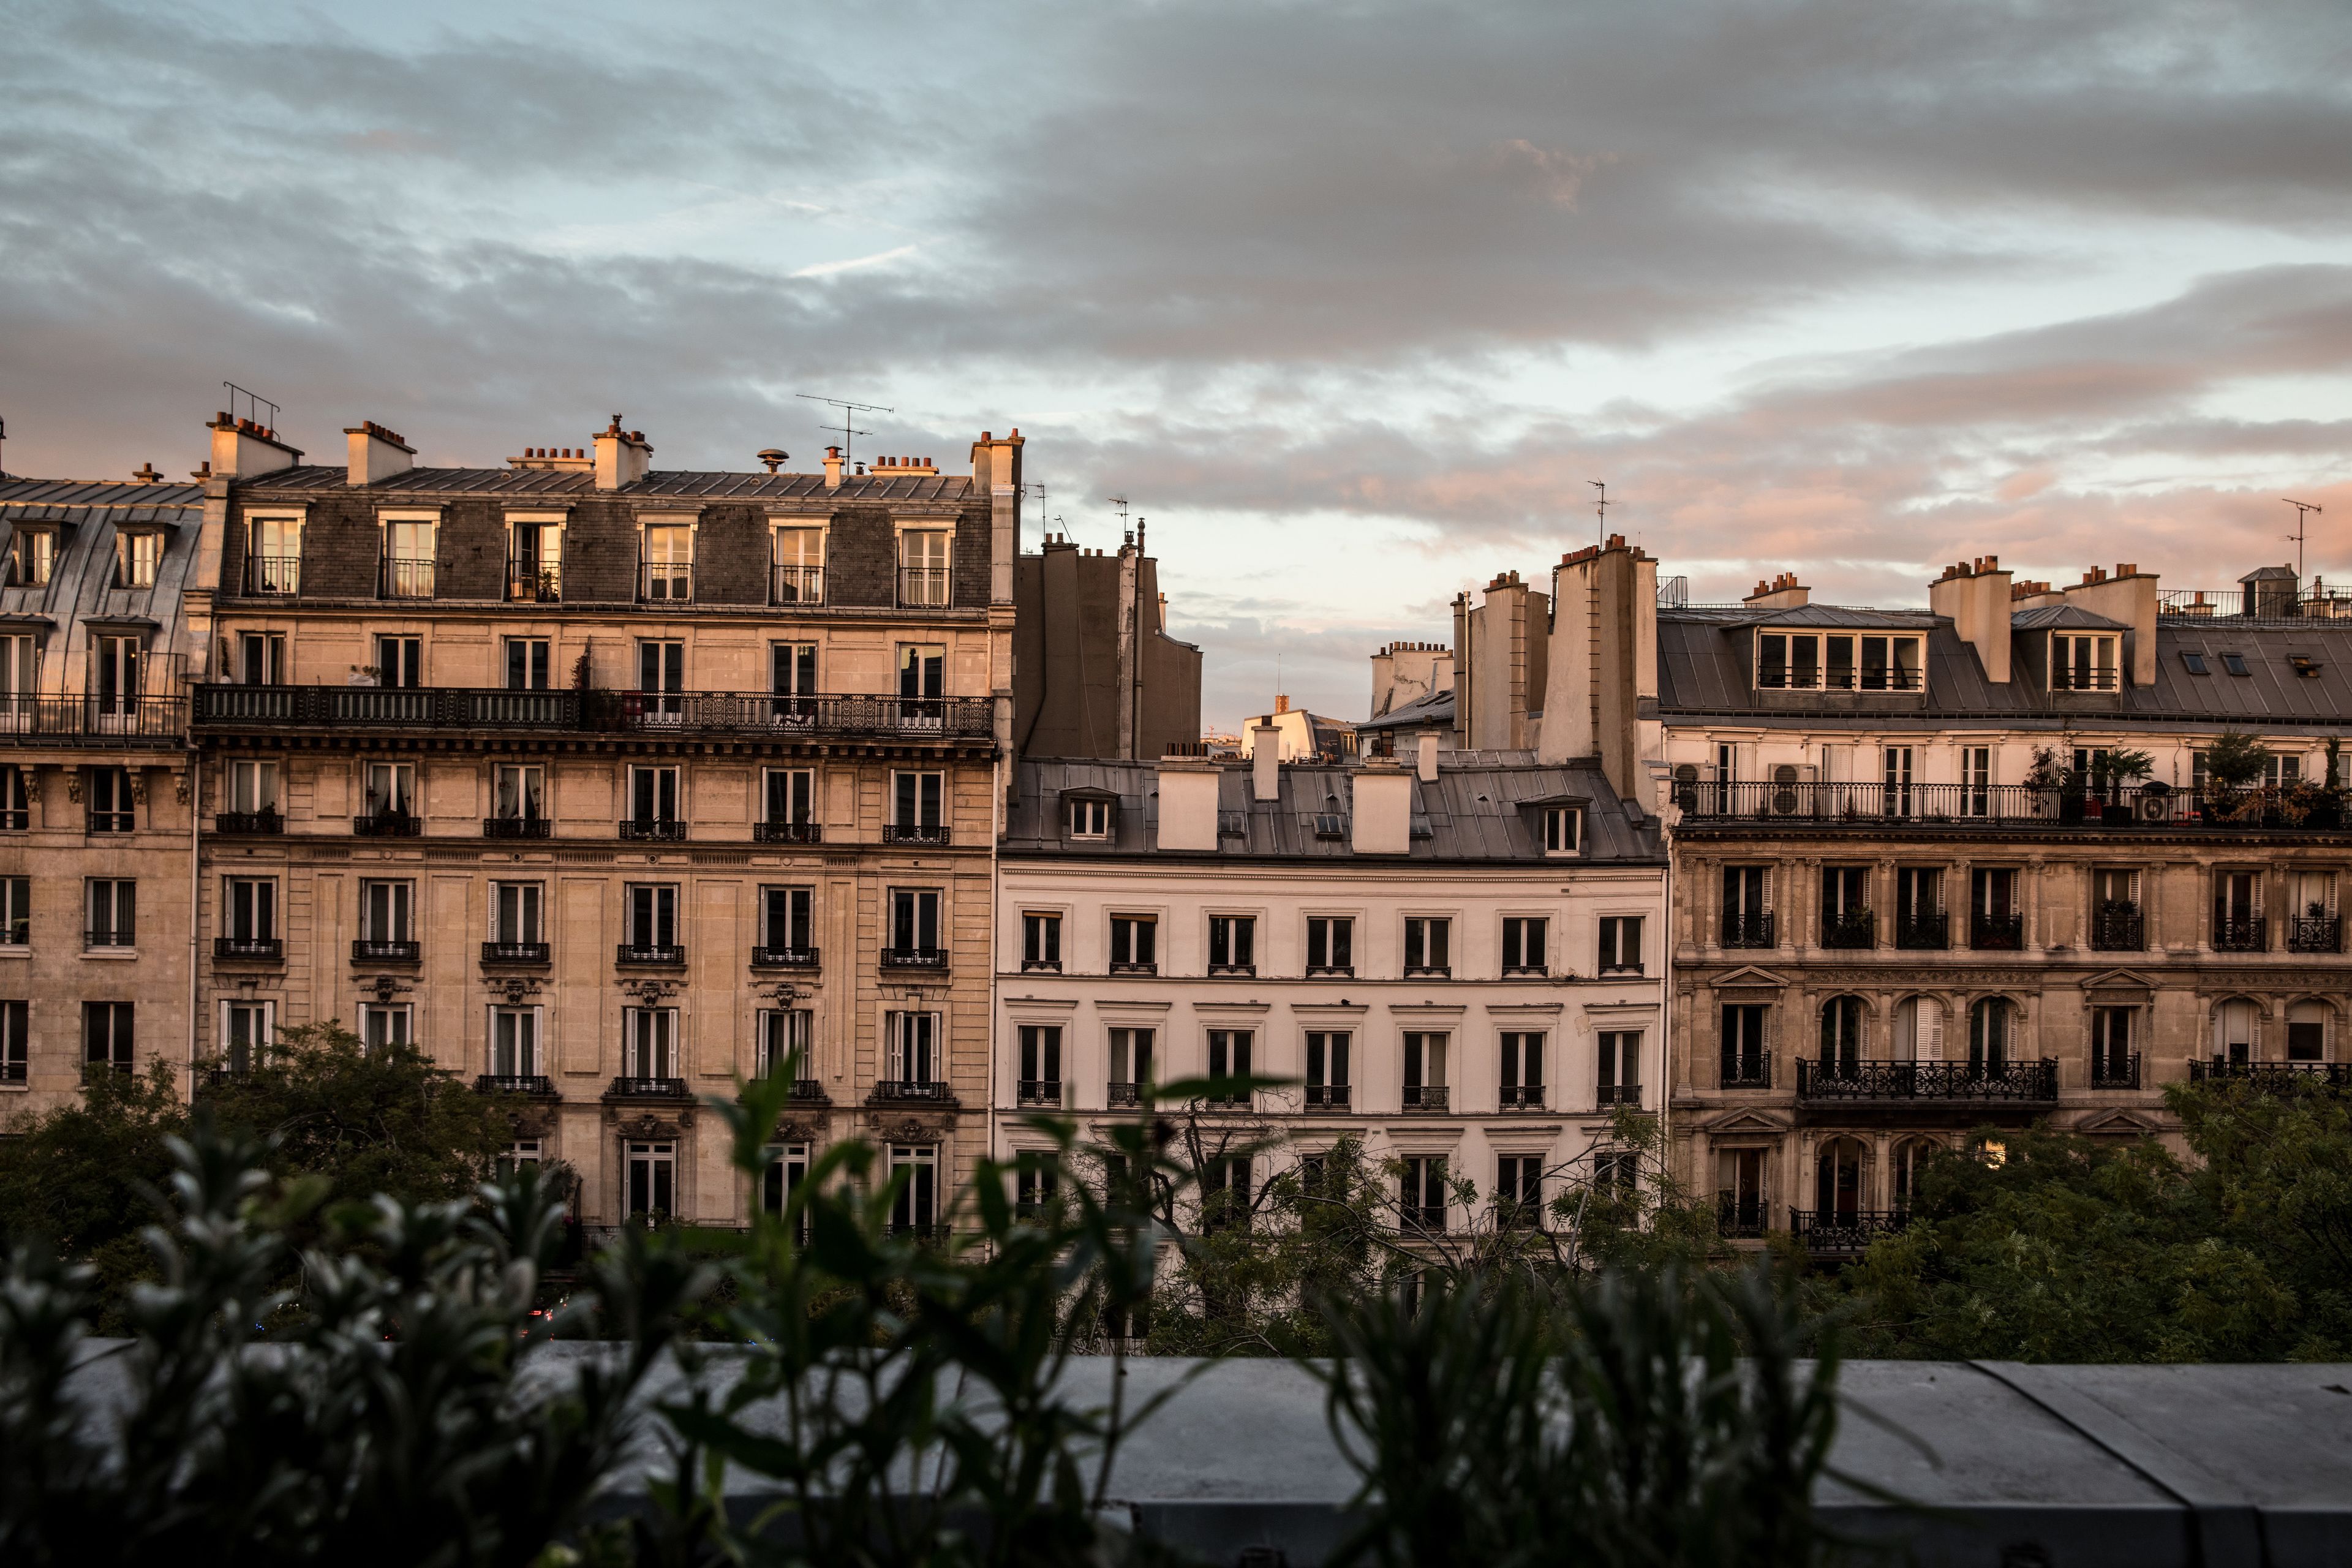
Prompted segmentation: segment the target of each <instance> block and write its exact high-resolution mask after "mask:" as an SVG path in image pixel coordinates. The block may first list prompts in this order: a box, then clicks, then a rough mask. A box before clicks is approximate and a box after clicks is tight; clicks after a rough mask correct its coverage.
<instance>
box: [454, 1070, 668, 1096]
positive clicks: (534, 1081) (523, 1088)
mask: <svg viewBox="0 0 2352 1568" xmlns="http://www.w3.org/2000/svg"><path fill="white" fill-rule="evenodd" d="M616 1081H617V1080H616ZM630 1081H632V1082H638V1081H643V1080H639V1079H631V1080H630ZM474 1089H475V1090H476V1091H477V1092H478V1093H481V1094H527V1095H530V1096H531V1097H532V1098H533V1099H535V1100H553V1099H554V1098H555V1080H554V1079H551V1078H550V1077H548V1076H547V1075H546V1074H545V1073H543V1072H506V1073H499V1072H486V1073H481V1074H478V1075H477V1076H476V1078H475V1079H474Z"/></svg>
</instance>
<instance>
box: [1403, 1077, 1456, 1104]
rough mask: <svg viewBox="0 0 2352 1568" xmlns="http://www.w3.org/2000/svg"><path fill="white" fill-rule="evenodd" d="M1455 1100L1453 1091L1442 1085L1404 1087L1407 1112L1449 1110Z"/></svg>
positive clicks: (1422, 1084) (1430, 1084)
mask: <svg viewBox="0 0 2352 1568" xmlns="http://www.w3.org/2000/svg"><path fill="white" fill-rule="evenodd" d="M1453 1100H1454V1091H1453V1089H1451V1088H1450V1087H1449V1086H1447V1085H1445V1084H1442V1083H1409V1084H1407V1085H1405V1086H1404V1108H1405V1109H1406V1110H1437V1111H1443V1110H1447V1109H1449V1108H1450V1107H1451V1106H1452V1104H1453Z"/></svg>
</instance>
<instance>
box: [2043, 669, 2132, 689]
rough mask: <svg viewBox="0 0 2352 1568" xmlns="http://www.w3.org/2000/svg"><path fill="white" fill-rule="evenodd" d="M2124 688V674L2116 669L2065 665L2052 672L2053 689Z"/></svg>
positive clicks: (2051, 687)
mask: <svg viewBox="0 0 2352 1568" xmlns="http://www.w3.org/2000/svg"><path fill="white" fill-rule="evenodd" d="M2122 688H2123V676H2122V672H2121V671H2120V670H2115V669H2070V668H2067V667H2066V666H2064V665H2061V666H2059V667H2058V668H2056V669H2053V670H2052V671H2051V672H2050V689H2051V690H2053V691H2118V690H2121V689H2122Z"/></svg>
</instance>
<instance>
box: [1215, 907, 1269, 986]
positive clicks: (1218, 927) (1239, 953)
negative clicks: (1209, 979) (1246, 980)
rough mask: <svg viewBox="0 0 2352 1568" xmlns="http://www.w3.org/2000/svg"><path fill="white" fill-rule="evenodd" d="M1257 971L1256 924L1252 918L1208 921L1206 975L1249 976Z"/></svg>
mask: <svg viewBox="0 0 2352 1568" xmlns="http://www.w3.org/2000/svg"><path fill="white" fill-rule="evenodd" d="M1256 969H1257V921H1256V919H1255V917H1254V916H1251V915H1211V916H1210V917H1209V973H1212V974H1251V973H1255V972H1256Z"/></svg>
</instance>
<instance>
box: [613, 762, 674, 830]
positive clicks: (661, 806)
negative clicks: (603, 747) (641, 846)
mask: <svg viewBox="0 0 2352 1568" xmlns="http://www.w3.org/2000/svg"><path fill="white" fill-rule="evenodd" d="M682 773H683V770H682V769H680V768H678V767H677V765H676V764H674V763H664V764H661V765H658V766H654V767H647V766H646V765H645V764H644V763H630V764H629V819H628V821H627V822H625V823H624V824H623V825H622V834H621V836H622V837H624V838H626V837H665V838H667V837H677V836H678V834H679V832H680V830H682V829H683V828H684V826H685V823H684V821H683V819H682V817H681V815H680V813H679V811H678V804H679V802H678V795H679V788H678V786H679V783H680V778H681V774H682Z"/></svg>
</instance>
